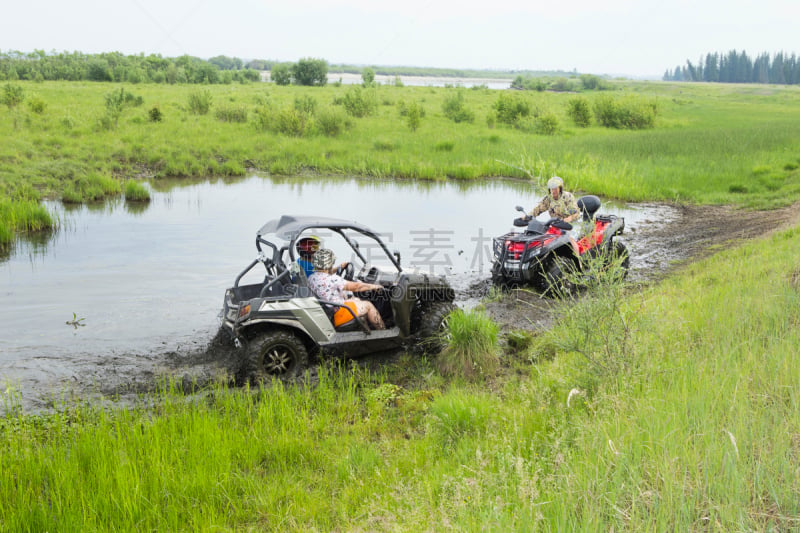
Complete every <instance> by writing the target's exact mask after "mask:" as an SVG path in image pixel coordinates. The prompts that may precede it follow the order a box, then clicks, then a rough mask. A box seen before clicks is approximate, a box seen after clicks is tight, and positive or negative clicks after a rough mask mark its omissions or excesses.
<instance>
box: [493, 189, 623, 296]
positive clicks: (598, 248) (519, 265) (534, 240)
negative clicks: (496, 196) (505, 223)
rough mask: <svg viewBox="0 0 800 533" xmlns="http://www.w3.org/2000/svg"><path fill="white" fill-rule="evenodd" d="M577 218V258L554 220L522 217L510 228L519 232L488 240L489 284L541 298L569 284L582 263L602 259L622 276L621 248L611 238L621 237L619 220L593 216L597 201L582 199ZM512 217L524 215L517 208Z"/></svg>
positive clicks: (566, 229)
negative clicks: (529, 290) (615, 264)
mask: <svg viewBox="0 0 800 533" xmlns="http://www.w3.org/2000/svg"><path fill="white" fill-rule="evenodd" d="M578 208H579V209H580V210H581V213H582V216H583V218H582V221H581V227H582V228H583V230H582V233H581V234H580V235H578V236H577V237H576V240H577V251H578V256H576V255H575V248H574V247H573V244H572V238H571V235H570V230H572V225H571V224H569V223H568V222H564V221H563V220H561V219H558V218H551V219H550V220H548V221H547V222H539V221H538V220H536V219H535V218H530V217H528V216H524V217H521V218H518V219H516V220H514V225H515V226H518V227H525V231H522V232H513V231H512V232H510V233H506V234H505V235H502V236H500V237H496V238H495V239H494V242H493V244H494V260H493V263H492V282H493V283H494V284H495V285H501V286H508V285H511V286H514V285H521V284H525V285H533V286H535V287H536V288H538V289H540V290H542V291H543V292H554V291H556V290H558V289H563V288H565V287H566V286H567V285H568V284H570V282H569V280H567V279H565V278H566V277H567V275H568V273H570V272H577V271H580V270H581V265H582V264H583V263H586V262H587V261H585V260H584V258H593V257H598V256H599V257H602V258H603V260H604V261H605V262H607V263H608V264H610V263H611V262H612V261H613V260H615V259H617V258H619V260H620V261H621V265H622V268H623V270H624V271H625V272H627V270H628V267H629V264H630V258H629V255H628V249H627V248H626V247H625V244H623V243H622V242H620V241H619V240H614V237H616V236H618V235H621V234H622V230H623V229H624V228H625V219H624V218H622V217H618V216H616V215H597V216H595V213H596V212H597V211H598V210H599V209H600V199H599V198H598V197H597V196H593V195H589V196H583V197H581V198H580V199H579V200H578ZM517 211H522V212H523V213H524V212H525V210H524V209H523V208H522V207H520V206H517Z"/></svg>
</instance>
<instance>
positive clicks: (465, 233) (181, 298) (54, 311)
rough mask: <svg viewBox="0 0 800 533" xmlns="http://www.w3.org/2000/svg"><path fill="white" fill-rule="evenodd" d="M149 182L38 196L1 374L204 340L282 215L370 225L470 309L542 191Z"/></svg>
mask: <svg viewBox="0 0 800 533" xmlns="http://www.w3.org/2000/svg"><path fill="white" fill-rule="evenodd" d="M154 186H155V189H154V190H153V191H152V201H151V202H150V203H149V204H147V205H144V206H143V205H136V204H126V203H125V202H124V201H123V200H117V201H112V202H108V203H104V204H100V205H83V206H78V207H77V208H75V207H73V208H65V207H64V206H63V205H62V204H61V203H60V202H49V203H48V204H47V207H48V209H50V210H51V211H53V212H54V213H56V215H57V217H58V218H59V220H60V221H61V229H60V230H59V231H57V232H55V233H54V234H52V235H50V236H49V237H42V238H37V239H32V240H31V239H20V240H18V241H17V242H16V244H15V246H14V248H13V250H12V252H11V254H10V256H9V257H7V258H5V259H4V260H2V259H0V295H2V303H3V305H2V308H0V384H3V385H4V386H5V384H6V383H8V384H12V385H17V384H20V385H24V384H27V386H28V387H34V388H35V387H43V386H45V384H52V383H64V382H69V380H71V379H77V376H79V375H80V376H81V377H85V373H87V372H94V371H95V370H96V369H97V368H99V367H101V366H103V365H109V364H113V365H116V366H126V365H127V366H132V367H135V366H136V365H139V364H143V362H145V361H152V360H153V358H154V356H155V355H157V354H163V353H167V352H171V351H175V350H180V349H181V348H186V347H189V346H194V345H203V344H205V343H207V342H208V341H209V339H210V338H211V337H212V336H213V335H214V334H215V333H216V331H217V329H218V326H219V321H218V313H219V310H220V308H221V304H222V297H223V294H224V291H225V289H226V288H227V287H229V286H230V285H232V283H233V280H234V278H235V277H236V275H237V274H238V273H239V272H240V271H241V270H242V269H243V268H244V267H245V266H246V265H247V264H248V263H249V262H250V261H251V260H252V259H254V258H255V257H256V255H257V253H256V249H255V242H254V241H255V234H256V231H257V230H258V229H259V228H260V227H261V226H262V224H264V223H265V222H266V221H268V220H270V219H273V218H277V217H278V216H280V215H281V214H298V215H312V214H313V215H322V216H328V217H335V218H344V219H348V220H356V221H358V222H360V223H362V224H365V225H367V226H370V227H371V228H373V229H374V230H376V231H377V232H379V233H380V234H381V235H382V236H383V238H384V239H385V241H386V242H387V245H388V248H389V249H390V250H398V251H399V252H400V254H401V256H402V264H403V266H404V267H417V268H420V269H423V270H427V271H433V272H436V273H446V274H448V275H449V278H450V280H451V283H452V284H453V285H454V286H455V288H456V290H457V294H458V299H459V302H460V303H461V304H462V305H464V304H466V305H474V303H475V302H476V301H477V297H476V295H475V291H474V287H475V286H476V285H481V282H482V280H486V279H488V278H489V269H490V266H491V257H490V250H491V248H490V245H491V237H492V236H495V235H500V234H502V233H505V232H507V231H509V229H510V228H511V221H512V219H513V218H514V217H515V216H516V215H517V213H516V212H515V210H514V206H515V205H517V204H522V205H524V206H525V207H526V208H527V209H530V208H531V207H532V206H533V205H534V202H535V201H536V200H537V199H538V198H540V197H541V196H542V194H543V191H541V190H536V189H534V188H533V186H532V185H531V184H529V183H527V182H522V181H514V180H500V179H498V180H489V181H483V182H461V181H447V182H418V181H417V182H412V181H389V180H386V181H381V180H374V179H371V180H362V179H349V178H322V177H292V178H274V177H266V176H256V175H254V176H249V177H247V178H243V179H238V180H223V179H217V180H205V181H201V182H195V183H190V182H187V181H186V180H182V181H180V182H170V181H159V182H155V183H154ZM652 209H653V208H648V207H642V206H624V205H614V204H610V203H609V204H604V205H603V207H602V208H601V209H600V212H601V213H615V214H619V215H621V216H624V217H625V220H626V227H627V228H629V229H630V230H633V231H635V229H636V226H637V225H638V224H641V223H644V222H645V221H647V220H648V219H652V218H654V217H655V216H658V214H654V213H653V211H652ZM540 218H546V217H540ZM626 231H627V230H626ZM633 267H634V268H635V267H636V256H635V254H634V256H633ZM483 286H485V284H483ZM471 288H473V289H471ZM92 375H94V374H92ZM96 376H97V379H103V372H102V371H98V372H97V373H96ZM48 386H49V385H48Z"/></svg>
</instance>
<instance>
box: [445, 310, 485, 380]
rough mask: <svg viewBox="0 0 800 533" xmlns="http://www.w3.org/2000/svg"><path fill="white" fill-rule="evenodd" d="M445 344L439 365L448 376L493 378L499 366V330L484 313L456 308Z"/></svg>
mask: <svg viewBox="0 0 800 533" xmlns="http://www.w3.org/2000/svg"><path fill="white" fill-rule="evenodd" d="M446 329H447V331H446V333H445V335H446V343H445V347H444V349H443V350H442V352H441V353H440V354H439V355H438V356H437V359H436V366H437V367H438V369H439V371H440V372H442V373H443V374H444V375H446V376H458V377H464V378H467V379H476V378H483V377H486V376H492V375H493V374H494V372H495V371H496V370H497V367H498V366H499V363H500V359H499V357H498V352H499V345H498V336H499V330H500V328H499V327H498V325H497V324H496V323H495V322H494V321H492V319H491V318H489V317H488V316H487V315H486V314H485V313H483V312H482V311H478V310H475V309H471V310H467V311H464V310H461V309H457V310H455V311H453V312H452V313H450V315H449V316H448V317H447V328H446Z"/></svg>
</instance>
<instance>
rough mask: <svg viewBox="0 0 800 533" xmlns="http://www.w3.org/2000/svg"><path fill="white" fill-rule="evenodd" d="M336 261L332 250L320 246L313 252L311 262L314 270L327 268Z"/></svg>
mask: <svg viewBox="0 0 800 533" xmlns="http://www.w3.org/2000/svg"><path fill="white" fill-rule="evenodd" d="M335 262H336V256H335V255H334V253H333V251H331V250H328V249H327V248H321V249H320V250H318V251H317V253H315V254H314V259H312V260H311V264H312V265H314V270H329V269H330V268H331V267H333V264H334V263H335Z"/></svg>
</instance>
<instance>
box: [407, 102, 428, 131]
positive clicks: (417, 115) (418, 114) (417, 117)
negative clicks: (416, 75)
mask: <svg viewBox="0 0 800 533" xmlns="http://www.w3.org/2000/svg"><path fill="white" fill-rule="evenodd" d="M424 116H425V110H424V109H423V108H422V106H421V105H419V104H418V103H417V102H416V101H414V102H411V103H410V104H408V106H407V107H406V125H408V128H409V129H410V130H411V131H417V128H419V126H420V124H422V118H423V117H424Z"/></svg>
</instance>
